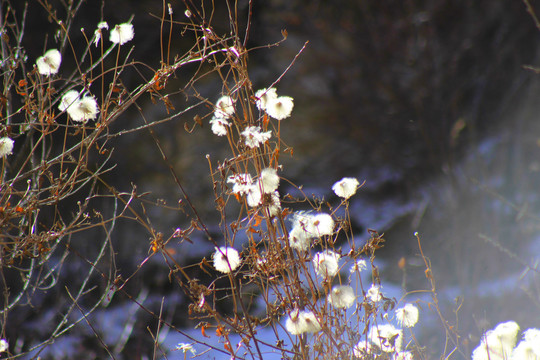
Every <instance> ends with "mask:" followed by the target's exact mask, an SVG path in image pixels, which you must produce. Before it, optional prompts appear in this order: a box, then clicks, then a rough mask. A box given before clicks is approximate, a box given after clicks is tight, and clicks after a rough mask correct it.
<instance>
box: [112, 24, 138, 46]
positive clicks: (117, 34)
mask: <svg viewBox="0 0 540 360" xmlns="http://www.w3.org/2000/svg"><path fill="white" fill-rule="evenodd" d="M134 36H135V30H134V29H133V25H131V24H129V23H123V24H118V25H116V26H115V27H114V28H113V29H112V30H111V34H110V36H109V40H110V41H111V42H112V43H115V44H119V45H124V44H125V43H127V42H128V41H131V40H133V37H134Z"/></svg>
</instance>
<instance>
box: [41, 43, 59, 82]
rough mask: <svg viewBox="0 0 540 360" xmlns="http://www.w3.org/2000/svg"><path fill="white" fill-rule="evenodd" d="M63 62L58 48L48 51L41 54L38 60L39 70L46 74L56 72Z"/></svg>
mask: <svg viewBox="0 0 540 360" xmlns="http://www.w3.org/2000/svg"><path fill="white" fill-rule="evenodd" d="M61 63H62V55H60V51H58V50H56V49H51V50H49V51H47V52H46V53H45V54H43V56H40V57H39V58H37V60H36V65H37V68H38V72H39V73H40V74H41V75H45V76H50V75H53V74H56V73H57V72H58V69H60V64H61Z"/></svg>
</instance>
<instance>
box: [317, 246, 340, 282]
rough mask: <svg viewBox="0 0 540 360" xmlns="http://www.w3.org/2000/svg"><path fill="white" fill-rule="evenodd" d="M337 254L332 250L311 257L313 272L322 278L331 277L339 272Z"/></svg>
mask: <svg viewBox="0 0 540 360" xmlns="http://www.w3.org/2000/svg"><path fill="white" fill-rule="evenodd" d="M339 258H340V256H339V254H338V253H335V252H333V251H332V250H325V251H323V252H318V253H316V254H315V255H314V256H313V266H314V267H315V272H316V273H317V274H318V275H319V276H322V277H332V276H335V275H336V274H337V273H338V270H339Z"/></svg>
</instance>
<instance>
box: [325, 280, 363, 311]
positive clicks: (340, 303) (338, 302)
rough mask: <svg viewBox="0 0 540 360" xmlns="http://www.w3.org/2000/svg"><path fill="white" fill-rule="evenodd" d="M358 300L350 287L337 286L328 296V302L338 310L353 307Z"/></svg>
mask: <svg viewBox="0 0 540 360" xmlns="http://www.w3.org/2000/svg"><path fill="white" fill-rule="evenodd" d="M355 300H356V296H355V295H354V290H353V288H352V287H351V286H349V285H336V286H334V287H333V288H332V291H331V292H330V294H328V302H329V303H330V304H331V305H332V306H333V307H335V308H336V309H346V308H349V307H351V306H352V305H353V304H354V302H355Z"/></svg>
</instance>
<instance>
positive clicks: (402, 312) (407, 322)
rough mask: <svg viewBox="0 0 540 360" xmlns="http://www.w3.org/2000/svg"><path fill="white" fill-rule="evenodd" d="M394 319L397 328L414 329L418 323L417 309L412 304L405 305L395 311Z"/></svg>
mask: <svg viewBox="0 0 540 360" xmlns="http://www.w3.org/2000/svg"><path fill="white" fill-rule="evenodd" d="M396 317H397V320H398V324H399V326H402V327H407V328H410V327H414V325H416V323H417V322H418V308H417V307H416V306H414V305H413V304H405V306H403V307H401V308H399V309H397V310H396Z"/></svg>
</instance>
